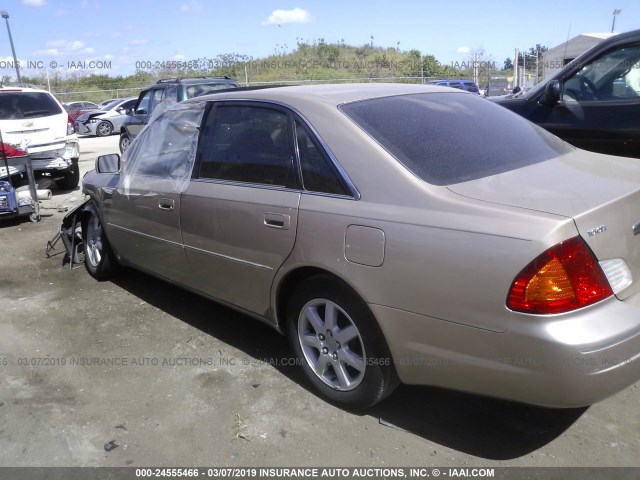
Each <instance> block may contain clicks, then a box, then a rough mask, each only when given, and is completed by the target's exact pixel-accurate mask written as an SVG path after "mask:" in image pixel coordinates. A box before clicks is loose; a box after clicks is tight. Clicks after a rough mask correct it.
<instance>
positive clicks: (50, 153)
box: [29, 139, 80, 170]
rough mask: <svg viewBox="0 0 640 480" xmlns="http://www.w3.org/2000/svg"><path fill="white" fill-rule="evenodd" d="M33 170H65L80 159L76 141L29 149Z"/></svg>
mask: <svg viewBox="0 0 640 480" xmlns="http://www.w3.org/2000/svg"><path fill="white" fill-rule="evenodd" d="M29 154H30V155H31V162H32V165H33V169H34V170H66V169H68V168H69V167H71V166H72V165H73V162H74V161H77V160H78V158H79V157H80V147H79V145H78V140H77V139H72V140H66V141H64V142H62V143H57V144H55V145H49V146H46V147H45V146H42V147H34V148H33V149H31V148H29Z"/></svg>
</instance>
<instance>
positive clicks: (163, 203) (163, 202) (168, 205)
mask: <svg viewBox="0 0 640 480" xmlns="http://www.w3.org/2000/svg"><path fill="white" fill-rule="evenodd" d="M173 206H174V202H173V200H172V199H171V198H161V199H160V200H158V208H159V209H160V210H173Z"/></svg>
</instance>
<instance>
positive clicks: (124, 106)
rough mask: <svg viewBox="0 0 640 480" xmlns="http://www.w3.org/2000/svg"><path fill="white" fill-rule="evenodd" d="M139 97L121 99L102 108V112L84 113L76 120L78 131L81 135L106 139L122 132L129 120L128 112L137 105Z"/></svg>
mask: <svg viewBox="0 0 640 480" xmlns="http://www.w3.org/2000/svg"><path fill="white" fill-rule="evenodd" d="M137 99H138V98H137V97H130V98H120V99H116V100H113V101H111V102H109V103H107V104H106V105H104V106H102V107H100V110H94V111H91V112H86V113H83V114H82V115H80V116H79V117H78V119H77V120H76V130H77V131H78V133H79V134H81V135H97V136H98V137H106V136H109V135H111V134H113V133H118V132H120V127H121V126H122V124H123V123H124V121H125V119H126V118H127V111H128V110H129V109H131V108H133V106H134V105H135V103H136V100H137Z"/></svg>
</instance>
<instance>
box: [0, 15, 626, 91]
mask: <svg viewBox="0 0 640 480" xmlns="http://www.w3.org/2000/svg"><path fill="white" fill-rule="evenodd" d="M0 15H2V18H4V20H5V21H6V22H7V32H9V43H11V52H12V53H13V63H14V64H15V66H16V76H17V77H18V83H20V82H21V81H22V80H21V79H20V65H19V64H18V59H17V57H16V49H15V48H14V47H13V37H12V36H11V28H9V13H8V12H0ZM614 20H615V17H614Z"/></svg>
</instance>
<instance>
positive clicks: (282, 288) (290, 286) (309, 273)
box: [274, 266, 377, 333]
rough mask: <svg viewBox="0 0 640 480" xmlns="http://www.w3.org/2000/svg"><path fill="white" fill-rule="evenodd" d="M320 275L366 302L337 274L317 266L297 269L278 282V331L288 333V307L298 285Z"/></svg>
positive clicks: (276, 314)
mask: <svg viewBox="0 0 640 480" xmlns="http://www.w3.org/2000/svg"><path fill="white" fill-rule="evenodd" d="M320 275H324V276H327V277H330V278H331V279H333V280H334V281H335V282H336V283H338V284H340V285H341V286H342V287H343V288H345V289H347V290H349V292H350V293H351V294H352V295H354V296H355V297H357V298H359V299H360V300H362V301H363V302H365V300H364V298H363V297H362V295H361V294H360V293H359V292H358V290H357V289H356V288H355V287H353V286H352V285H351V284H349V283H348V282H347V281H346V280H344V279H343V278H342V277H340V276H339V275H337V274H336V273H334V272H331V271H329V270H326V269H324V268H321V267H315V266H299V267H296V268H294V269H292V270H290V271H289V272H287V273H285V274H284V276H283V277H282V278H281V279H280V281H279V282H278V286H277V289H276V292H275V303H274V305H275V309H274V323H275V325H276V327H277V328H278V330H280V331H281V332H282V333H286V328H287V321H286V315H287V307H288V305H289V302H290V301H291V299H292V297H293V293H294V291H295V289H296V288H297V287H298V285H300V284H302V283H303V282H305V281H306V280H308V279H309V278H311V277H316V276H320ZM365 303H366V302H365ZM376 322H377V320H376Z"/></svg>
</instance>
